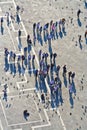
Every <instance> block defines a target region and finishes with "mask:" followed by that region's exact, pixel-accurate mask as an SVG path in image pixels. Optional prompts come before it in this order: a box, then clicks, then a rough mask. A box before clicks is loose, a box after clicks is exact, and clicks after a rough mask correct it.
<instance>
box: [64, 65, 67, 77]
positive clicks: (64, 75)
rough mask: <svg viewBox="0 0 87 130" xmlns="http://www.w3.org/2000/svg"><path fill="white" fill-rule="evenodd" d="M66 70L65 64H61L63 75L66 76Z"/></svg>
mask: <svg viewBox="0 0 87 130" xmlns="http://www.w3.org/2000/svg"><path fill="white" fill-rule="evenodd" d="M66 72H67V70H66V65H64V66H63V77H64V76H66Z"/></svg>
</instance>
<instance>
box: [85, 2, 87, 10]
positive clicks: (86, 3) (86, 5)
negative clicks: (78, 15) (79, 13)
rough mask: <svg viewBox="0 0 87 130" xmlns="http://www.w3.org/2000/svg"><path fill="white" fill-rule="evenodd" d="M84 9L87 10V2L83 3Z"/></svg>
mask: <svg viewBox="0 0 87 130" xmlns="http://www.w3.org/2000/svg"><path fill="white" fill-rule="evenodd" d="M85 8H86V9H87V2H86V1H85Z"/></svg>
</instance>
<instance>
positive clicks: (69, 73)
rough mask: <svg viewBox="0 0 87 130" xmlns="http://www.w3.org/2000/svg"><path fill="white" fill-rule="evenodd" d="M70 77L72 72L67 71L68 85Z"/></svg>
mask: <svg viewBox="0 0 87 130" xmlns="http://www.w3.org/2000/svg"><path fill="white" fill-rule="evenodd" d="M71 75H72V72H71V71H69V72H68V80H69V83H70V77H71Z"/></svg>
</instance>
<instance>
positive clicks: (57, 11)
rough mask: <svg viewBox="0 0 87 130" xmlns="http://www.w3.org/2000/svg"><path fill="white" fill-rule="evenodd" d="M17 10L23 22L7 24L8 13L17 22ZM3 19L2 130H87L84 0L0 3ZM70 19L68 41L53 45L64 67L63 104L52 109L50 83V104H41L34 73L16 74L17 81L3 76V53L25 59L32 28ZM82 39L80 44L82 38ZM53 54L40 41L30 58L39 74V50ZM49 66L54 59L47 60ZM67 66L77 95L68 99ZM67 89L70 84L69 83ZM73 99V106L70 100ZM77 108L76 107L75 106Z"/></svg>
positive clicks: (0, 47) (0, 67) (2, 0)
mask: <svg viewBox="0 0 87 130" xmlns="http://www.w3.org/2000/svg"><path fill="white" fill-rule="evenodd" d="M16 5H19V6H20V9H21V11H20V17H21V22H20V24H19V25H18V24H17V23H16V22H15V20H11V23H10V26H9V27H7V25H6V12H9V13H10V14H12V16H13V17H14V18H15V15H16V11H15V8H16ZM78 9H81V11H82V13H81V14H80V25H79V23H78V21H77V11H78ZM2 16H3V18H4V25H3V26H4V35H1V34H0V74H1V75H0V130H35V129H36V130H86V129H87V123H86V122H87V87H86V86H87V71H86V70H87V69H86V66H87V44H86V41H85V38H84V33H85V31H86V30H87V28H86V26H87V8H86V6H85V3H84V0H24V1H23V0H0V19H1V17H2ZM61 18H65V19H66V24H65V30H66V36H64V35H63V37H62V38H61V37H60V36H58V39H56V40H53V41H52V44H51V51H52V52H56V53H57V58H56V64H57V65H60V66H61V69H60V78H61V81H62V97H63V104H62V105H61V103H59V106H58V108H52V106H51V99H50V90H49V85H48V84H47V82H46V88H47V98H48V100H47V102H46V103H48V104H49V105H48V108H46V105H47V104H46V103H45V104H43V103H41V98H40V95H41V91H39V90H37V89H36V84H35V76H34V74H33V71H32V70H33V66H31V67H32V69H31V70H30V71H29V70H26V71H25V75H24V76H19V75H18V73H17V74H16V76H15V77H14V76H13V75H11V74H10V72H5V71H4V48H5V47H6V48H8V50H12V51H14V52H15V53H16V54H17V55H19V54H20V55H22V54H23V48H24V47H26V46H27V43H26V37H27V34H30V36H31V39H32V41H33V31H32V29H33V23H35V22H36V23H38V22H40V23H41V25H42V26H43V25H44V24H46V23H47V22H50V21H51V20H53V21H54V22H56V21H59V20H60V19H61ZM19 29H21V30H22V36H21V38H22V41H21V42H22V50H21V52H20V51H19V50H18V30H19ZM79 35H81V36H82V42H81V45H80V44H79V42H78V36H79ZM40 49H41V50H42V51H43V52H50V48H49V46H48V44H47V43H43V45H41V44H40V43H38V41H36V44H35V45H33V46H32V49H31V54H32V55H33V54H35V56H36V60H35V69H39V64H38V51H39V50H40ZM48 63H50V59H49V58H48ZM65 64H66V65H67V71H68V72H69V71H73V72H75V73H76V76H75V80H74V86H75V89H76V95H74V94H73V95H72V99H70V96H69V90H68V87H65V83H64V79H63V77H62V67H63V65H65ZM4 84H7V85H8V88H7V93H8V100H7V102H6V101H5V100H3V90H4V87H3V86H4ZM67 86H69V83H68V82H67ZM71 100H72V101H71ZM72 103H73V108H72V107H71V106H72ZM25 109H27V110H28V112H29V118H28V120H26V119H24V117H23V111H24V110H25Z"/></svg>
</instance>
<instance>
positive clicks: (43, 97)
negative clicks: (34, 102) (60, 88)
mask: <svg viewBox="0 0 87 130" xmlns="http://www.w3.org/2000/svg"><path fill="white" fill-rule="evenodd" d="M41 100H42V103H45V96H44V93H42V94H41Z"/></svg>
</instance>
